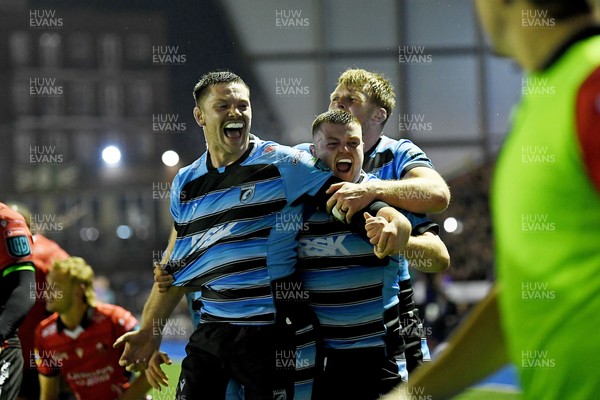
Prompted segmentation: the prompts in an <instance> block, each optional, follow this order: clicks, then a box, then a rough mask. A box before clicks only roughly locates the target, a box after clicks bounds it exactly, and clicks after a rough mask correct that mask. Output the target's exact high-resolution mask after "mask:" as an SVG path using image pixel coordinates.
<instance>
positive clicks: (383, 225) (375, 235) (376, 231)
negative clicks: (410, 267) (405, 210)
mask: <svg viewBox="0 0 600 400" xmlns="http://www.w3.org/2000/svg"><path fill="white" fill-rule="evenodd" d="M364 217H365V230H366V231H367V237H368V238H369V241H370V242H371V244H372V245H373V251H374V252H375V255H376V256H377V257H379V258H384V257H386V256H389V255H393V254H398V253H401V252H403V251H404V248H405V247H406V243H407V242H408V238H409V237H410V232H411V230H412V227H411V225H410V222H409V221H408V219H406V217H405V216H404V215H402V213H400V212H399V211H398V210H396V209H394V208H392V207H384V208H382V209H381V210H379V212H378V213H377V216H375V217H374V216H372V215H371V214H369V213H368V212H365V214H364Z"/></svg>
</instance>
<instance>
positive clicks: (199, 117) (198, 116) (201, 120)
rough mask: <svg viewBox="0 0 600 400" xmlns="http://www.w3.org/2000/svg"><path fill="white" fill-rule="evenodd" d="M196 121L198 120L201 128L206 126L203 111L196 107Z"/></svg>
mask: <svg viewBox="0 0 600 400" xmlns="http://www.w3.org/2000/svg"><path fill="white" fill-rule="evenodd" d="M194 119H195V120H196V123H197V124H198V125H200V126H204V125H205V123H204V115H203V114H202V110H201V109H200V107H198V106H196V107H194Z"/></svg>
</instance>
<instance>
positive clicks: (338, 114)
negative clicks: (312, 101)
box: [312, 109, 360, 137]
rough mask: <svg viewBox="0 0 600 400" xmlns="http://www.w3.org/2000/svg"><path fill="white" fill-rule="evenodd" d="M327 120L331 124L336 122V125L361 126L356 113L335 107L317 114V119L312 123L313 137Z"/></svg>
mask: <svg viewBox="0 0 600 400" xmlns="http://www.w3.org/2000/svg"><path fill="white" fill-rule="evenodd" d="M326 122H329V123H330V124H335V125H350V124H356V125H358V126H360V122H359V121H358V119H357V118H356V117H355V116H354V115H352V114H350V113H349V112H347V111H344V110H340V109H335V110H331V111H327V112H324V113H323V114H320V115H318V116H317V118H315V120H314V121H313V123H312V134H313V137H314V136H315V134H316V133H317V131H318V130H319V128H320V127H321V125H323V124H324V123H326Z"/></svg>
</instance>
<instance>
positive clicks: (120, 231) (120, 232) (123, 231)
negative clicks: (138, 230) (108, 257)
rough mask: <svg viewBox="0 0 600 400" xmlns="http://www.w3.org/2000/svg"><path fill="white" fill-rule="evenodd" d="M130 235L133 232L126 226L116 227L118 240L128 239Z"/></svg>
mask: <svg viewBox="0 0 600 400" xmlns="http://www.w3.org/2000/svg"><path fill="white" fill-rule="evenodd" d="M132 234H133V231H132V230H131V228H130V227H129V226H128V225H119V226H118V227H117V236H118V237H119V239H129V238H130V237H131V235H132Z"/></svg>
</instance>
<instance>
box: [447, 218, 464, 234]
mask: <svg viewBox="0 0 600 400" xmlns="http://www.w3.org/2000/svg"><path fill="white" fill-rule="evenodd" d="M444 230H445V231H446V232H448V233H460V232H458V230H459V222H458V220H457V219H456V218H454V217H449V218H446V220H445V221H444Z"/></svg>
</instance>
